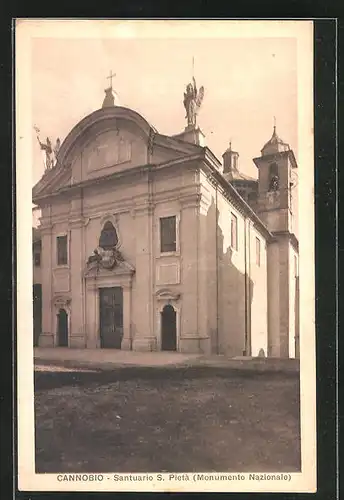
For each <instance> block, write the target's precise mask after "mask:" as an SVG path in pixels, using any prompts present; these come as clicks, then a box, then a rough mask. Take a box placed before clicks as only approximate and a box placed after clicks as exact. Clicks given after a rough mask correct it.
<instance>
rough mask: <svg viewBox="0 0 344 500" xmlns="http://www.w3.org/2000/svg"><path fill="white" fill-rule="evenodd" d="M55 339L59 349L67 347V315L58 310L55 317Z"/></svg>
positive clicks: (63, 311) (63, 310)
mask: <svg viewBox="0 0 344 500" xmlns="http://www.w3.org/2000/svg"><path fill="white" fill-rule="evenodd" d="M57 338H58V345H59V347H68V314H67V312H66V311H65V309H60V310H59V313H58V315H57Z"/></svg>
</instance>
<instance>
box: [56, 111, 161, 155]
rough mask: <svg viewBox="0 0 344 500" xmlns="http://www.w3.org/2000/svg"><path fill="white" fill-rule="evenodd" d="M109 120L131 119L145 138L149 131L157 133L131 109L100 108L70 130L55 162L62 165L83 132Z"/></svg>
mask: <svg viewBox="0 0 344 500" xmlns="http://www.w3.org/2000/svg"><path fill="white" fill-rule="evenodd" d="M111 118H122V119H129V120H130V119H131V121H133V122H135V123H136V124H137V125H138V126H139V127H140V128H141V129H142V130H143V131H144V132H145V133H146V135H147V137H148V136H149V133H150V131H151V130H152V131H153V132H154V133H158V132H157V130H156V129H155V127H153V126H152V125H151V124H150V123H149V122H148V121H147V120H146V119H145V118H144V117H143V116H142V115H140V114H139V113H137V112H136V111H134V110H133V109H130V108H126V107H123V106H109V107H105V108H100V109H97V110H96V111H93V112H92V113H90V114H89V115H87V116H85V117H84V118H83V119H82V120H81V121H79V122H78V123H77V124H76V125H75V126H74V127H73V128H72V130H71V131H70V132H69V134H68V135H67V137H66V138H65V140H64V141H63V142H62V144H61V147H60V150H59V153H58V156H57V162H58V163H59V164H63V163H64V161H65V159H66V157H67V155H68V153H69V151H70V150H71V148H72V147H73V145H74V144H75V142H76V140H77V139H78V138H79V137H80V135H81V134H82V133H83V132H85V130H86V129H87V128H88V127H90V126H91V125H94V124H95V123H97V122H99V121H102V120H107V119H111Z"/></svg>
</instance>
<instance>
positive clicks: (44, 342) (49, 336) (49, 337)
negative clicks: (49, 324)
mask: <svg viewBox="0 0 344 500" xmlns="http://www.w3.org/2000/svg"><path fill="white" fill-rule="evenodd" d="M54 344H55V342H54V334H53V333H47V332H43V333H41V334H40V336H39V339H38V345H39V347H55V345H54Z"/></svg>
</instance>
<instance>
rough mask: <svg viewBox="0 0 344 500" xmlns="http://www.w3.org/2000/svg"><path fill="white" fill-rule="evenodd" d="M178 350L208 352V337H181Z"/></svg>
mask: <svg viewBox="0 0 344 500" xmlns="http://www.w3.org/2000/svg"><path fill="white" fill-rule="evenodd" d="M179 352H185V353H189V354H210V352H211V345H210V337H183V338H181V339H179Z"/></svg>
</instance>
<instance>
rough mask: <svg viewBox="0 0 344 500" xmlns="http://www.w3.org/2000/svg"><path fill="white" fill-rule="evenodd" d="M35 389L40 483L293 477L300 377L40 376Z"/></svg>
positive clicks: (161, 372)
mask: <svg viewBox="0 0 344 500" xmlns="http://www.w3.org/2000/svg"><path fill="white" fill-rule="evenodd" d="M35 388H36V395H35V419H36V471H37V473H43V472H51V473H52V472H160V471H168V472H176V471H178V472H186V471H188V472H191V471H221V472H222V471H223V472H225V471H228V472H230V471H231V472H238V471H240V472H245V471H250V472H255V471H269V472H273V471H279V472H287V471H288V472H294V471H295V472H296V471H299V470H300V422H299V420H300V418H299V380H298V376H297V375H291V374H283V373H260V374H257V373H241V372H238V371H237V372H235V371H230V370H227V371H225V370H222V371H218V372H217V371H216V370H212V369H209V368H203V369H202V370H201V371H200V370H199V371H198V372H197V373H196V372H195V371H192V370H189V371H188V370H178V369H174V370H171V369H169V370H168V369H166V370H165V369H162V368H159V369H155V370H151V371H150V370H147V369H145V370H144V371H143V370H142V369H141V371H137V372H135V370H134V369H131V370H126V371H123V370H118V371H117V372H116V371H114V372H112V373H109V372H108V373H104V372H103V373H91V372H89V373H82V372H79V373H78V372H72V371H69V372H61V371H60V372H56V373H44V372H42V371H41V372H38V373H36V385H35Z"/></svg>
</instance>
